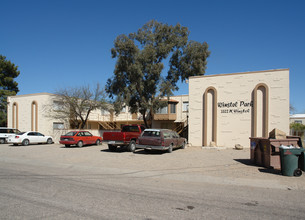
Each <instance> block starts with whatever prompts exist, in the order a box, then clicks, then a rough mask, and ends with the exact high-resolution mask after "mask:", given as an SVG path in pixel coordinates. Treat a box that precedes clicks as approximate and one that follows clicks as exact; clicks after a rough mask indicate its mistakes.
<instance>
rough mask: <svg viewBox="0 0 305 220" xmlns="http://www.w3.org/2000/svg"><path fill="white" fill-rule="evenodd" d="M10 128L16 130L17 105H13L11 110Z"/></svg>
mask: <svg viewBox="0 0 305 220" xmlns="http://www.w3.org/2000/svg"><path fill="white" fill-rule="evenodd" d="M12 128H16V129H18V103H16V102H14V103H13V109H12Z"/></svg>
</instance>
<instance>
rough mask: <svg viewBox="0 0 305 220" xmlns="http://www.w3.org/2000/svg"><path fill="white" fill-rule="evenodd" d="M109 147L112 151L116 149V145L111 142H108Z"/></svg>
mask: <svg viewBox="0 0 305 220" xmlns="http://www.w3.org/2000/svg"><path fill="white" fill-rule="evenodd" d="M108 149H109V150H110V151H116V146H114V145H111V144H108Z"/></svg>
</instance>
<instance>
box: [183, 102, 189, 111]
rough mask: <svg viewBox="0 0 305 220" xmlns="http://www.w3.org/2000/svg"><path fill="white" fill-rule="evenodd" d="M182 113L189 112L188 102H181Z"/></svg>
mask: <svg viewBox="0 0 305 220" xmlns="http://www.w3.org/2000/svg"><path fill="white" fill-rule="evenodd" d="M182 111H184V112H188V111H189V102H183V104H182Z"/></svg>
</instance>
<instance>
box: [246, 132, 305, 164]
mask: <svg viewBox="0 0 305 220" xmlns="http://www.w3.org/2000/svg"><path fill="white" fill-rule="evenodd" d="M298 141H299V137H295V136H287V138H286V139H272V138H263V137H255V138H253V137H250V159H251V161H252V162H253V163H255V164H257V165H260V166H263V167H266V168H273V169H281V159H280V149H279V147H280V146H281V145H284V146H288V145H292V146H295V147H296V146H298ZM304 166H305V165H304Z"/></svg>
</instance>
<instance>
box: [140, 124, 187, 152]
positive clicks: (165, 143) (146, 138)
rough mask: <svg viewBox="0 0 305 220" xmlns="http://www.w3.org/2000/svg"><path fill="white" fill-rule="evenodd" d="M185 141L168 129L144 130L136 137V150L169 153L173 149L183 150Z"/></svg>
mask: <svg viewBox="0 0 305 220" xmlns="http://www.w3.org/2000/svg"><path fill="white" fill-rule="evenodd" d="M185 145H186V139H185V138H182V137H180V136H179V134H177V132H175V131H172V130H168V129H145V130H144V132H143V133H142V134H141V136H139V137H138V141H137V145H136V148H139V149H145V150H166V151H167V152H168V153H171V152H172V151H173V149H174V148H182V149H184V148H185Z"/></svg>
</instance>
